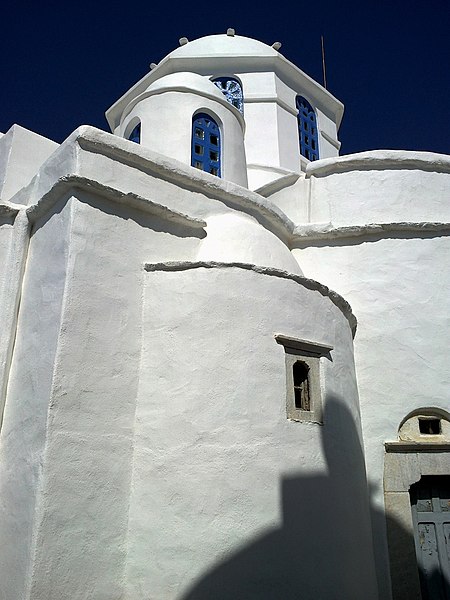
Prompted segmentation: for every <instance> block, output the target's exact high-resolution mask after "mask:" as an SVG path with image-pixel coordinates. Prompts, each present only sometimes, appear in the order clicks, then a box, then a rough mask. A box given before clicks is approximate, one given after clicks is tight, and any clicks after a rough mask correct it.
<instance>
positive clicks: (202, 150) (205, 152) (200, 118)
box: [191, 113, 221, 177]
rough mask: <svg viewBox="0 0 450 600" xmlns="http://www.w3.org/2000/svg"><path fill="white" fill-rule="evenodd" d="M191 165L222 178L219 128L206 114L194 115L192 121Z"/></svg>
mask: <svg viewBox="0 0 450 600" xmlns="http://www.w3.org/2000/svg"><path fill="white" fill-rule="evenodd" d="M191 165H192V166H193V167H195V168H196V169H200V170H201V171H206V172H207V173H211V175H216V176H217V177H220V176H221V165H220V130H219V126H218V125H217V123H216V122H215V121H214V119H213V118H212V117H210V116H209V115H207V114H205V113H199V114H196V115H194V118H193V120H192V152H191Z"/></svg>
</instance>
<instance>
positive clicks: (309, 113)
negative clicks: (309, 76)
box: [296, 96, 319, 160]
mask: <svg viewBox="0 0 450 600" xmlns="http://www.w3.org/2000/svg"><path fill="white" fill-rule="evenodd" d="M296 104H297V110H298V113H297V121H298V135H299V141H300V154H302V155H303V156H304V157H305V158H307V159H308V160H318V158H319V136H318V134H317V121H316V113H315V112H314V109H313V107H312V106H311V104H310V103H309V102H308V101H307V100H305V98H303V97H302V96H297V100H296Z"/></svg>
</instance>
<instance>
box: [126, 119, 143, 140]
mask: <svg viewBox="0 0 450 600" xmlns="http://www.w3.org/2000/svg"><path fill="white" fill-rule="evenodd" d="M128 139H129V140H130V142H135V143H136V144H140V143H141V124H140V123H138V124H137V125H136V127H134V129H133V130H132V131H131V133H130V135H129V136H128Z"/></svg>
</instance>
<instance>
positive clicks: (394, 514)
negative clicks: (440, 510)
mask: <svg viewBox="0 0 450 600" xmlns="http://www.w3.org/2000/svg"><path fill="white" fill-rule="evenodd" d="M430 424H431V425H430ZM449 473H450V414H449V413H448V412H447V411H445V410H443V409H441V408H433V407H423V408H419V409H415V410H414V411H412V412H410V413H408V415H406V416H405V417H404V418H403V419H402V421H401V423H400V425H399V428H398V439H397V440H396V441H394V442H386V443H385V461H384V502H385V514H386V526H387V538H388V547H389V561H390V572H391V584H392V597H393V600H410V599H411V598H416V599H420V598H421V597H422V594H421V584H420V579H419V570H418V565H417V556H416V547H415V538H414V521H413V514H412V509H411V497H410V490H411V488H412V487H413V486H414V485H415V484H417V483H418V482H420V481H421V480H423V478H428V477H431V476H433V477H441V476H447V475H448V474H449ZM413 489H414V488H413ZM416 529H417V528H416Z"/></svg>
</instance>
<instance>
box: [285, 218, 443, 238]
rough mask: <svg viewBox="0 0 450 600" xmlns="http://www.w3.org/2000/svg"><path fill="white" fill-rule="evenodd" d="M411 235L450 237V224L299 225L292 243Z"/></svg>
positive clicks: (431, 222)
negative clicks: (402, 234)
mask: <svg viewBox="0 0 450 600" xmlns="http://www.w3.org/2000/svg"><path fill="white" fill-rule="evenodd" d="M396 233H398V234H400V233H411V234H415V235H416V236H417V235H419V236H420V234H421V233H426V234H436V235H439V234H441V235H448V234H449V233H450V223H447V222H433V221H419V222H408V221H404V222H398V223H369V224H367V225H349V226H346V227H333V225H332V224H331V223H311V224H310V225H297V226H296V227H295V228H294V232H293V235H292V242H293V243H295V242H312V241H320V240H335V239H339V238H344V239H345V238H358V237H364V236H370V235H381V237H383V235H382V234H386V236H385V237H389V235H393V234H396Z"/></svg>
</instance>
